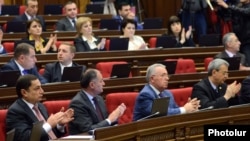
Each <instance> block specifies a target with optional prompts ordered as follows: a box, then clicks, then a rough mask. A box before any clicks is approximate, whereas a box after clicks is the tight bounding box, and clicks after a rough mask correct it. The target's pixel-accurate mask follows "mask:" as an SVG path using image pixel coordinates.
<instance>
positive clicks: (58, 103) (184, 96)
mask: <svg viewBox="0 0 250 141" xmlns="http://www.w3.org/2000/svg"><path fill="white" fill-rule="evenodd" d="M170 91H171V92H172V93H173V96H174V99H175V101H176V103H177V104H178V105H179V106H183V105H184V104H185V103H186V102H187V101H188V98H189V97H190V96H191V93H192V87H186V88H177V89H170ZM138 94H139V93H138V92H117V93H110V94H108V95H107V96H106V106H107V110H108V112H109V113H110V112H111V111H113V110H114V109H115V108H116V107H117V106H118V105H120V104H121V103H124V104H125V105H126V106H127V109H126V111H125V112H124V115H123V116H122V117H120V118H119V121H118V123H119V124H124V123H129V122H132V119H133V111H134V105H135V100H136V97H137V95H138ZM43 104H44V106H45V107H46V108H47V110H48V114H49V115H50V114H52V113H56V112H58V111H60V109H61V107H64V108H65V110H66V109H67V108H68V106H69V104H70V100H55V101H44V102H43ZM6 114H7V109H2V110H0V139H1V140H5V138H6V131H5V124H6V123H5V122H6V121H5V120H6ZM66 130H68V128H66Z"/></svg>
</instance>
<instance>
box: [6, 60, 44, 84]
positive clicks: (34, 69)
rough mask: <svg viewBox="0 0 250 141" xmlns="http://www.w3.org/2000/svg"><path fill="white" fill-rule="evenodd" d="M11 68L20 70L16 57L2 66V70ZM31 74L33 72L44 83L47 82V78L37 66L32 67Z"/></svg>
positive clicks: (29, 71)
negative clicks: (39, 71)
mask: <svg viewBox="0 0 250 141" xmlns="http://www.w3.org/2000/svg"><path fill="white" fill-rule="evenodd" d="M11 70H19V68H18V66H17V64H16V62H15V61H14V59H11V60H10V61H9V62H8V63H7V64H5V65H3V66H2V68H1V71H11ZM28 73H29V74H33V75H35V76H36V77H37V78H38V79H39V80H40V82H41V83H42V84H45V83H47V80H46V79H45V78H43V77H42V76H41V75H40V74H39V73H38V71H37V68H36V66H34V67H33V68H32V69H30V70H28Z"/></svg>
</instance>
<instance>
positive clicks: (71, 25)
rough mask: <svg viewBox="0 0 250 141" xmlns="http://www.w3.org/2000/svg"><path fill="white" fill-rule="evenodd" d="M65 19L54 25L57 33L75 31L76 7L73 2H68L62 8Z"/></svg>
mask: <svg viewBox="0 0 250 141" xmlns="http://www.w3.org/2000/svg"><path fill="white" fill-rule="evenodd" d="M63 10H64V13H65V15H66V17H65V18H62V19H60V20H59V21H58V22H57V23H56V30H57V31H76V26H75V24H76V20H77V6H76V3H75V2H72V1H68V2H67V3H66V4H65V6H64V9H63Z"/></svg>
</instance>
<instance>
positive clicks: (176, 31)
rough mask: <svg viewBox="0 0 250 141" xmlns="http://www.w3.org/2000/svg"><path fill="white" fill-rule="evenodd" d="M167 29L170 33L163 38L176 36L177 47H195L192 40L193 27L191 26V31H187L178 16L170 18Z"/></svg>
mask: <svg viewBox="0 0 250 141" xmlns="http://www.w3.org/2000/svg"><path fill="white" fill-rule="evenodd" d="M167 29H168V30H167V31H168V33H165V34H163V36H169V35H170V36H175V38H176V40H177V43H176V47H195V43H194V41H193V39H192V26H189V29H188V30H187V31H186V30H185V28H183V27H182V25H181V21H180V19H179V18H178V17H177V16H171V17H170V18H169V21H168V27H167Z"/></svg>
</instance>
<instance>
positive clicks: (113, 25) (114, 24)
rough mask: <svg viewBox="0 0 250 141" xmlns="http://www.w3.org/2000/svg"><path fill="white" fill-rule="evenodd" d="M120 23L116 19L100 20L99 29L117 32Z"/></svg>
mask: <svg viewBox="0 0 250 141" xmlns="http://www.w3.org/2000/svg"><path fill="white" fill-rule="evenodd" d="M119 26H120V23H119V21H118V20H117V19H101V20H100V29H107V30H118V29H119Z"/></svg>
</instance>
